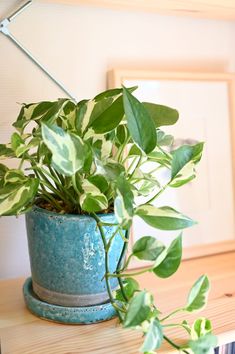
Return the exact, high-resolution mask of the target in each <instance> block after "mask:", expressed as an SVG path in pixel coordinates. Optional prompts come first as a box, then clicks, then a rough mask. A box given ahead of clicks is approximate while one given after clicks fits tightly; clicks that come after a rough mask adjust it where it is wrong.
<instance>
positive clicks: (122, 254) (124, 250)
mask: <svg viewBox="0 0 235 354" xmlns="http://www.w3.org/2000/svg"><path fill="white" fill-rule="evenodd" d="M129 236H130V230H129V229H128V230H127V231H126V235H125V239H126V240H127V241H124V244H123V247H122V252H121V255H120V258H119V261H118V264H117V268H116V273H117V274H120V271H121V267H122V262H123V259H124V258H125V255H126V251H127V247H128V240H129ZM117 279H118V283H119V286H120V290H121V292H122V296H123V298H124V299H125V300H126V301H127V302H128V298H127V296H126V294H125V289H124V285H123V280H122V278H117Z"/></svg>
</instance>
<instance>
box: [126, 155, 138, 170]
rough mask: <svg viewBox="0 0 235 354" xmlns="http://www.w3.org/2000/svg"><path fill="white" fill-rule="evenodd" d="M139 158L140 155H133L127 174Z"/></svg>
mask: <svg viewBox="0 0 235 354" xmlns="http://www.w3.org/2000/svg"><path fill="white" fill-rule="evenodd" d="M137 158H138V156H135V157H133V160H132V161H131V163H130V166H129V167H128V169H127V174H128V173H129V172H130V171H131V169H132V167H133V165H134V164H135V162H136V160H137ZM134 170H135V169H134Z"/></svg>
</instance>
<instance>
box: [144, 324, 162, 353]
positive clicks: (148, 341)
mask: <svg viewBox="0 0 235 354" xmlns="http://www.w3.org/2000/svg"><path fill="white" fill-rule="evenodd" d="M162 341H163V329H162V326H161V324H160V322H159V321H158V319H156V318H154V319H152V320H151V322H150V325H149V328H148V331H147V333H146V335H145V339H144V343H143V345H142V347H141V348H140V351H141V352H143V353H146V352H151V351H153V350H156V349H158V348H160V346H161V344H162Z"/></svg>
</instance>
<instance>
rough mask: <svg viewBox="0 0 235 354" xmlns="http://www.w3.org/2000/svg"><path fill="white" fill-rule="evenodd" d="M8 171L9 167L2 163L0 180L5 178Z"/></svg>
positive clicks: (0, 164)
mask: <svg viewBox="0 0 235 354" xmlns="http://www.w3.org/2000/svg"><path fill="white" fill-rule="evenodd" d="M7 171H8V167H7V166H5V165H3V164H2V163H0V179H1V178H3V177H4V176H5V174H6V173H7Z"/></svg>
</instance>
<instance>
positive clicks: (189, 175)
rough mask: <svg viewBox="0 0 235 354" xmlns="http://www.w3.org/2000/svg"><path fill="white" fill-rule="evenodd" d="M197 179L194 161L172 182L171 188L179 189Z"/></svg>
mask: <svg viewBox="0 0 235 354" xmlns="http://www.w3.org/2000/svg"><path fill="white" fill-rule="evenodd" d="M195 177H196V171H195V164H194V162H193V161H190V162H188V163H187V164H186V165H185V166H184V167H183V168H182V169H181V171H180V173H178V174H177V175H176V176H175V177H174V178H173V180H172V181H171V182H170V184H169V186H170V187H173V188H178V187H181V186H183V185H184V184H186V183H188V182H191V181H192V180H193V179H194V178H195Z"/></svg>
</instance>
